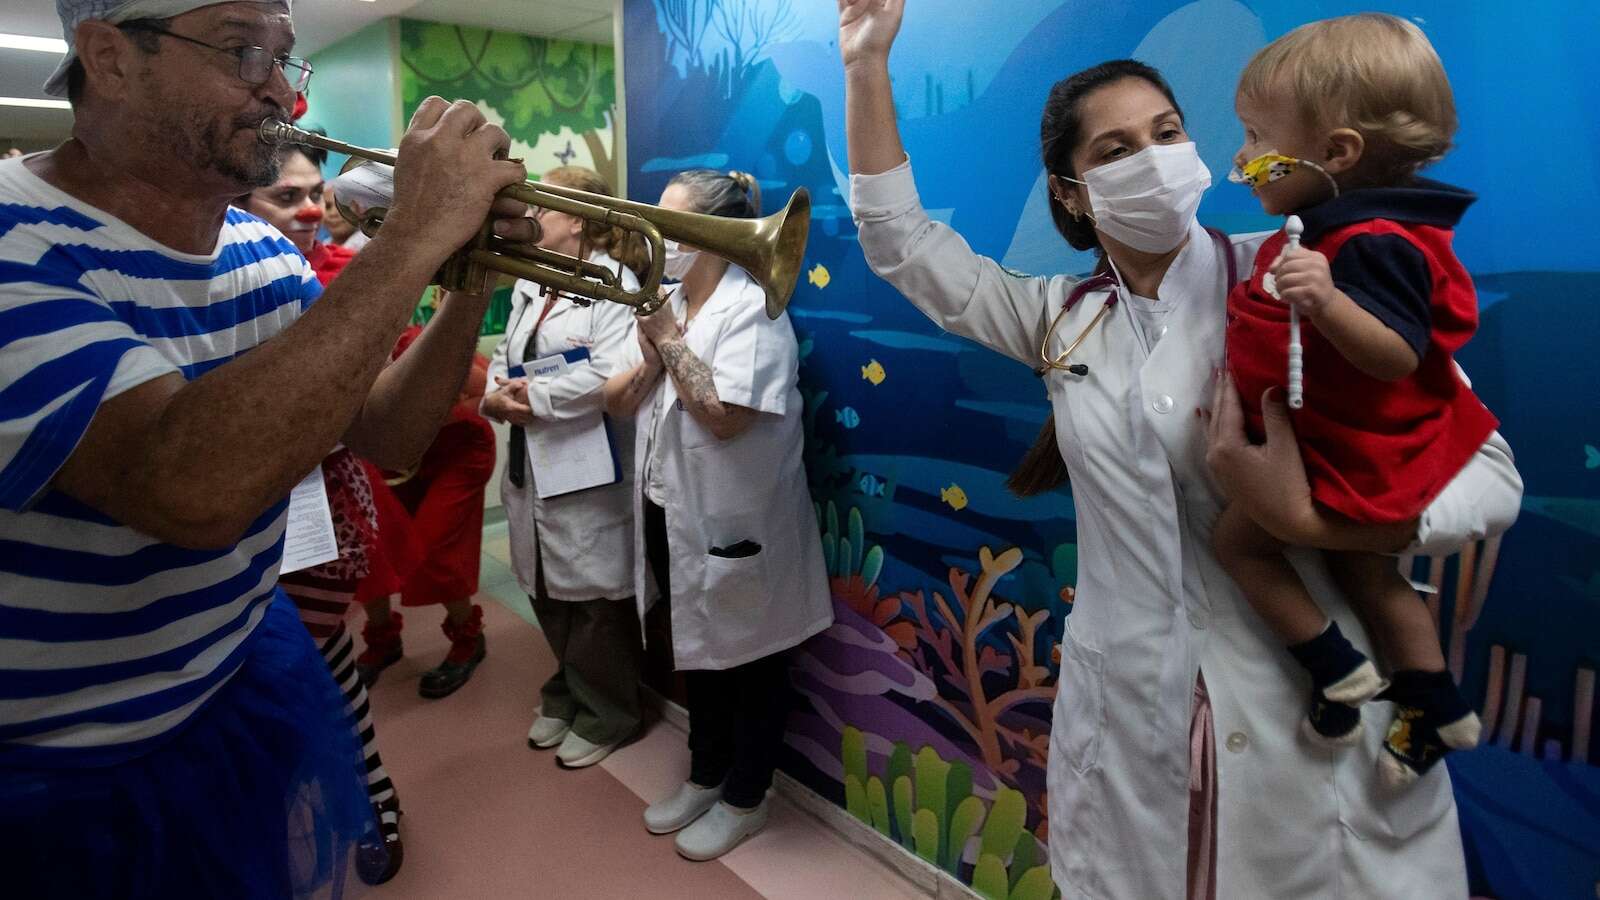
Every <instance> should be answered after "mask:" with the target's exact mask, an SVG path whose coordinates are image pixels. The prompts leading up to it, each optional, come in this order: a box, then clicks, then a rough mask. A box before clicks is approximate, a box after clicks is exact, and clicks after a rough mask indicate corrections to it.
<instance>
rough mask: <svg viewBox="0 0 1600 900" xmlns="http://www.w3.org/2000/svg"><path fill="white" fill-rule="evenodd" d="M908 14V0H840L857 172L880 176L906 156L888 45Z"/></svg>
mask: <svg viewBox="0 0 1600 900" xmlns="http://www.w3.org/2000/svg"><path fill="white" fill-rule="evenodd" d="M904 12H905V0H839V55H840V56H841V57H843V59H844V76H845V128H846V129H847V132H846V133H847V135H848V140H849V144H850V147H849V154H850V171H851V172H853V173H855V174H859V175H879V174H882V173H884V172H887V171H889V170H890V169H893V168H894V167H896V166H898V165H900V164H901V163H903V162H905V160H906V149H905V147H903V146H901V144H900V127H899V126H898V125H897V124H895V118H894V91H893V89H892V88H891V86H890V83H889V49H890V48H891V47H893V46H894V38H895V35H896V34H898V33H899V32H900V18H901V15H902V14H903V13H904Z"/></svg>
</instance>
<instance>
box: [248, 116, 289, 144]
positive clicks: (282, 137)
mask: <svg viewBox="0 0 1600 900" xmlns="http://www.w3.org/2000/svg"><path fill="white" fill-rule="evenodd" d="M299 130H300V129H298V128H296V127H294V126H293V125H290V124H289V123H288V122H284V121H282V120H279V119H262V120H261V125H260V127H259V128H257V129H256V134H257V135H259V136H260V138H261V141H262V143H265V144H272V145H274V146H276V145H278V144H286V143H289V142H290V141H292V140H294V134H295V132H297V131H299Z"/></svg>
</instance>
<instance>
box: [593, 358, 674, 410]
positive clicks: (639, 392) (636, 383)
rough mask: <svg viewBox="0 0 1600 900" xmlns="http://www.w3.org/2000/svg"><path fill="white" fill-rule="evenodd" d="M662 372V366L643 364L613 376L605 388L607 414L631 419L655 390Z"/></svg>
mask: <svg viewBox="0 0 1600 900" xmlns="http://www.w3.org/2000/svg"><path fill="white" fill-rule="evenodd" d="M661 371H662V370H661V366H660V364H656V365H651V364H650V363H648V362H642V363H639V364H638V365H637V366H634V367H633V368H632V369H631V370H629V371H627V372H623V373H620V374H618V375H614V376H612V378H611V380H610V381H608V382H606V386H605V394H606V412H608V413H610V414H612V415H613V416H621V417H623V418H631V417H632V416H633V415H634V414H636V413H637V412H638V411H639V405H640V404H641V403H643V402H644V401H645V398H647V397H649V396H650V392H651V391H652V390H654V389H655V386H656V381H657V380H658V379H660V378H661Z"/></svg>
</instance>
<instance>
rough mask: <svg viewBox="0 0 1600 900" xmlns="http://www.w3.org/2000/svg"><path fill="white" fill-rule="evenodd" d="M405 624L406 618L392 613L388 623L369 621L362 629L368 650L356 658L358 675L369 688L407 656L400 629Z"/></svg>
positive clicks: (362, 636) (362, 635)
mask: <svg viewBox="0 0 1600 900" xmlns="http://www.w3.org/2000/svg"><path fill="white" fill-rule="evenodd" d="M404 624H405V617H404V616H402V615H400V614H399V613H397V612H391V613H389V620H388V621H387V622H383V623H378V622H374V621H373V620H371V619H368V620H367V624H366V625H363V626H362V627H361V639H362V640H363V641H366V642H367V649H365V650H363V651H361V655H360V656H357V657H356V673H357V674H358V675H360V676H361V681H362V683H363V684H365V685H366V686H367V687H372V685H373V683H374V682H376V681H377V680H378V673H380V672H382V671H383V670H384V669H387V668H389V667H390V666H392V665H394V664H395V663H397V662H399V661H400V657H402V656H404V655H405V648H404V647H402V646H401V645H400V628H401V626H403V625H404Z"/></svg>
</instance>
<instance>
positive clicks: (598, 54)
mask: <svg viewBox="0 0 1600 900" xmlns="http://www.w3.org/2000/svg"><path fill="white" fill-rule="evenodd" d="M400 85H401V104H402V107H403V111H404V115H405V118H406V119H407V120H408V121H409V120H410V118H411V116H412V114H413V113H415V112H416V110H417V106H418V105H420V104H421V103H422V101H423V100H424V99H426V98H428V97H430V96H433V95H438V96H440V97H444V98H445V99H447V100H458V99H463V100H471V101H473V102H475V103H477V104H478V105H479V106H480V107H484V108H485V111H486V113H487V114H488V115H489V117H490V120H491V121H497V122H498V123H499V124H500V126H501V127H503V128H505V130H506V131H507V133H509V134H510V135H511V138H512V141H513V145H512V146H513V152H514V154H515V155H517V156H519V157H520V158H522V159H523V160H524V161H525V162H526V163H527V166H528V173H529V175H530V177H533V178H537V177H538V176H539V173H541V172H545V171H548V170H550V169H553V168H555V167H557V166H564V165H586V166H590V167H591V168H593V169H594V170H595V171H597V172H599V173H600V174H601V175H603V176H605V179H606V180H607V181H608V182H610V183H611V184H612V185H613V186H615V185H616V184H617V183H618V182H617V164H616V149H615V148H616V144H615V140H616V138H615V135H616V132H615V129H614V128H613V122H614V121H615V118H616V108H617V89H616V61H615V56H614V55H613V53H612V50H611V48H610V47H603V46H600V45H598V44H589V43H583V42H578V41H564V40H558V39H556V38H546V37H538V36H535V35H529V34H519V33H516V32H509V31H492V30H489V29H485V28H471V27H467V26H461V25H446V24H442V23H439V22H418V21H412V20H409V19H402V20H401V21H400ZM510 308H511V293H510V290H509V289H508V288H507V287H506V286H504V285H502V286H501V288H500V289H499V290H497V291H496V292H495V298H494V302H493V303H492V304H491V305H490V308H489V312H488V315H486V316H485V317H484V324H483V334H485V335H493V334H503V333H504V332H505V329H506V324H507V319H508V317H509V313H510ZM432 314H433V309H432V307H431V305H430V304H429V302H428V301H427V300H426V299H425V300H424V301H423V303H422V304H421V305H420V306H419V307H418V309H417V311H416V314H415V315H414V316H413V321H415V322H425V321H427V319H428V318H430V317H431V316H432Z"/></svg>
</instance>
